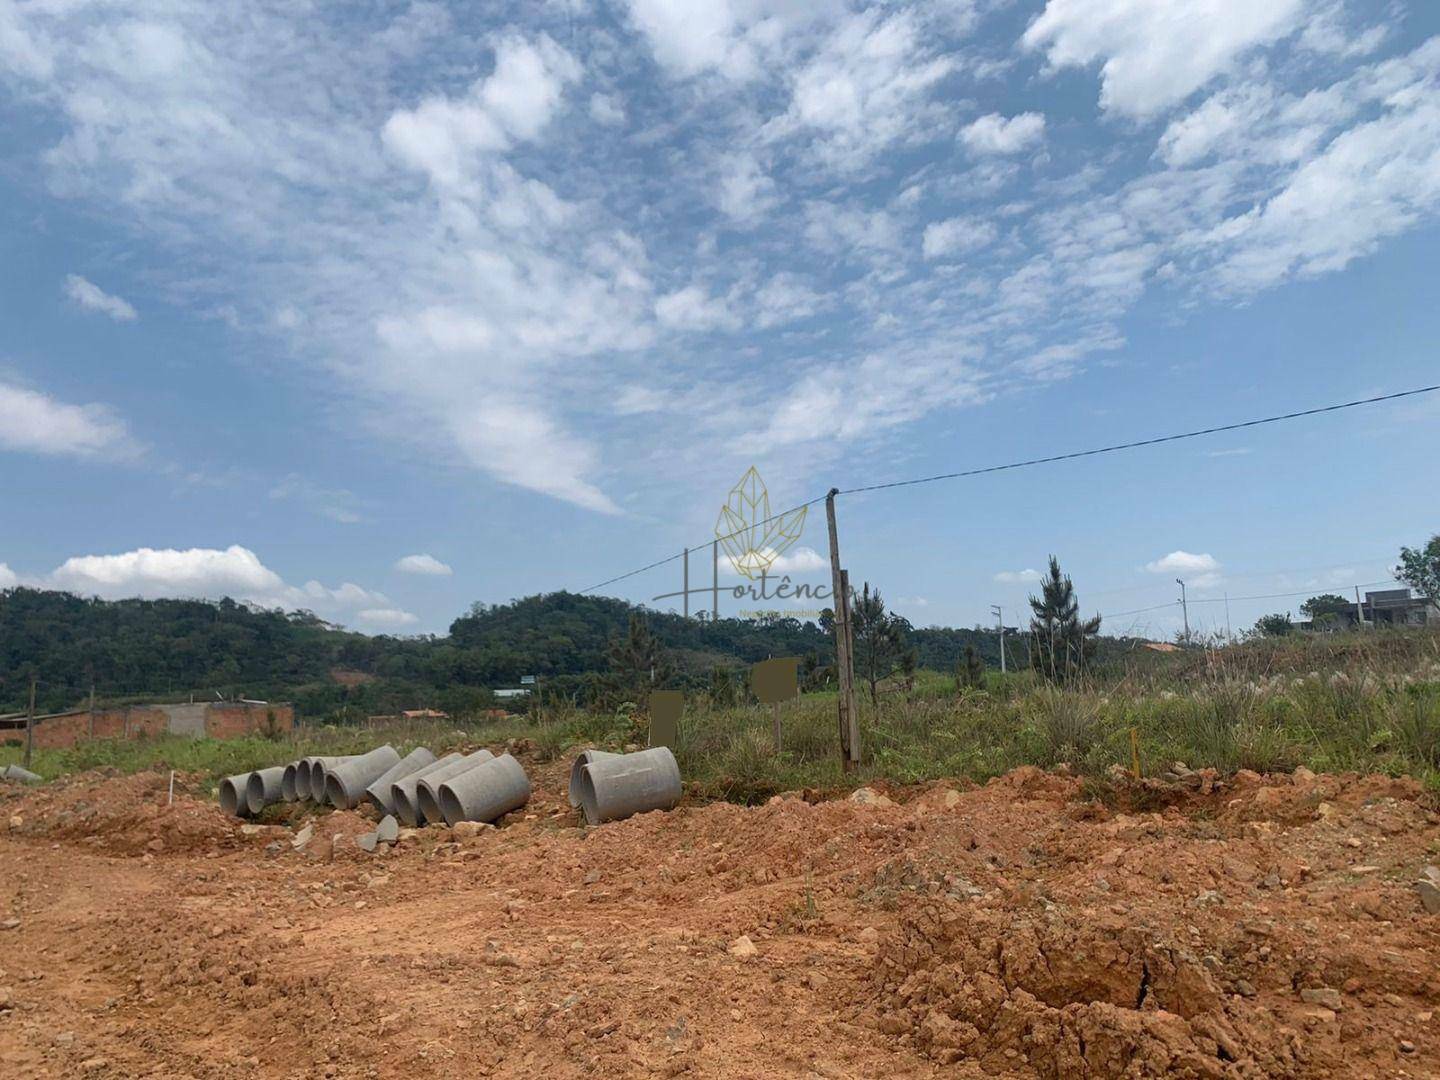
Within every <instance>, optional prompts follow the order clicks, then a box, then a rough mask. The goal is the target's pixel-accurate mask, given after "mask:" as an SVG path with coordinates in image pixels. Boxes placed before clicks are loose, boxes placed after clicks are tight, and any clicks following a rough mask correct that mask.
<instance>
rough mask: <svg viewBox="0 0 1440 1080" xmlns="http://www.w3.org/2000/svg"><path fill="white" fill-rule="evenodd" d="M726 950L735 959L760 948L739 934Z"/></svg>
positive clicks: (755, 953) (748, 956)
mask: <svg viewBox="0 0 1440 1080" xmlns="http://www.w3.org/2000/svg"><path fill="white" fill-rule="evenodd" d="M860 790H861V791H864V790H866V789H865V788H861V789H860ZM726 951H727V952H729V954H730V955H731V956H733V957H735V958H736V959H737V960H749V959H750V958H752V957H755V956H759V955H760V950H759V949H757V948H756V947H755V943H754V942H753V941H751V940H750V936H749V935H748V934H741V935H740V936H739V937H737V938H736V939H735V940H734V941H732V942H730V946H729V948H728V949H727V950H726Z"/></svg>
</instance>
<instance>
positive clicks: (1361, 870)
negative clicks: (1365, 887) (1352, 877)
mask: <svg viewBox="0 0 1440 1080" xmlns="http://www.w3.org/2000/svg"><path fill="white" fill-rule="evenodd" d="M1350 872H1351V873H1352V874H1378V873H1379V872H1380V867H1378V866H1352V867H1351V868H1350Z"/></svg>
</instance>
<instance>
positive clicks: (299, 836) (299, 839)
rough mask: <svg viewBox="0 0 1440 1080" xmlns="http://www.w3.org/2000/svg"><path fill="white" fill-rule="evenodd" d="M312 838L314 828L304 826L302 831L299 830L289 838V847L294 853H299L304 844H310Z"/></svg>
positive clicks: (312, 826)
mask: <svg viewBox="0 0 1440 1080" xmlns="http://www.w3.org/2000/svg"><path fill="white" fill-rule="evenodd" d="M314 838H315V826H314V825H306V826H305V827H304V828H303V829H301V830H300V831H299V832H297V833H296V834H295V835H294V836H293V837H291V838H290V846H291V847H293V848H294V849H295V850H296V851H299V850H300V849H301V848H303V847H304V846H305V845H306V844H308V843H310V841H311V840H313V839H314Z"/></svg>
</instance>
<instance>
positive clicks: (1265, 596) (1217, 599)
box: [1100, 578, 1396, 619]
mask: <svg viewBox="0 0 1440 1080" xmlns="http://www.w3.org/2000/svg"><path fill="white" fill-rule="evenodd" d="M1394 584H1396V581H1395V579H1394V578H1390V579H1388V580H1386V581H1360V582H1355V583H1354V584H1350V585H1329V586H1324V588H1330V589H1374V588H1378V587H1379V586H1381V585H1394ZM1315 595H1317V593H1316V590H1315V589H1299V590H1297V591H1295V592H1283V593H1260V594H1258V595H1255V596H1231V597H1228V598H1227V597H1224V596H1207V597H1201V598H1199V599H1195V598H1192V599H1191V600H1190V603H1192V604H1224V603H1231V604H1238V603H1241V602H1242V601H1245V600H1285V599H1289V598H1290V597H1294V596H1315ZM1179 606H1180V601H1179V600H1171V601H1169V602H1168V603H1164V604H1156V605H1155V606H1154V607H1144V608H1136V609H1135V610H1134V611H1117V612H1114V613H1113V614H1109V615H1106V614H1104V613H1102V614H1101V616H1100V617H1101V618H1102V619H1123V618H1124V617H1125V616H1126V615H1143V614H1145V613H1146V612H1148V611H1162V610H1164V609H1166V608H1178V607H1179Z"/></svg>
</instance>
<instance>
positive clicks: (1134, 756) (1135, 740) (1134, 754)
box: [1130, 727, 1140, 780]
mask: <svg viewBox="0 0 1440 1080" xmlns="http://www.w3.org/2000/svg"><path fill="white" fill-rule="evenodd" d="M1130 775H1131V776H1133V777H1134V778H1135V779H1136V780H1139V779H1140V736H1139V735H1138V734H1136V732H1135V729H1134V728H1133V727H1132V728H1131V729H1130Z"/></svg>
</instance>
